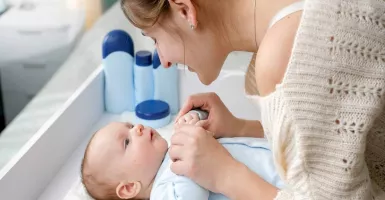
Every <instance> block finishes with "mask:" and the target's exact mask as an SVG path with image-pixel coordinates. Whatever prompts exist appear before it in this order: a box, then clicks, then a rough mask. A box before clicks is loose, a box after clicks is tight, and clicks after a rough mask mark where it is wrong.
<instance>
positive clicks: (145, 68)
mask: <svg viewBox="0 0 385 200" xmlns="http://www.w3.org/2000/svg"><path fill="white" fill-rule="evenodd" d="M134 83H135V99H136V101H135V105H138V104H140V103H142V102H143V101H147V100H151V99H153V98H154V77H153V74H152V54H151V52H149V51H138V52H137V53H136V56H135V67H134Z"/></svg>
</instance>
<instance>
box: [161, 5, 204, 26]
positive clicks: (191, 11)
mask: <svg viewBox="0 0 385 200" xmlns="http://www.w3.org/2000/svg"><path fill="white" fill-rule="evenodd" d="M168 1H169V3H170V5H171V8H172V9H174V10H175V11H176V12H177V13H179V15H180V16H181V17H183V19H185V20H186V21H187V22H188V23H189V24H188V25H189V26H190V27H191V29H195V28H196V27H197V25H198V21H197V13H196V9H195V5H194V4H193V3H192V0H168Z"/></svg>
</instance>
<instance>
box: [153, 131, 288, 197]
mask: <svg viewBox="0 0 385 200" xmlns="http://www.w3.org/2000/svg"><path fill="white" fill-rule="evenodd" d="M218 141H219V143H221V144H222V145H223V146H224V148H226V149H227V150H228V151H229V152H230V154H231V155H232V156H233V158H234V159H236V160H238V161H239V162H241V163H243V164H245V165H246V166H247V167H248V168H249V169H250V170H252V171H253V172H255V173H256V174H258V175H259V176H260V177H261V178H263V179H264V180H265V181H267V182H268V183H270V184H272V185H274V186H276V187H277V188H280V189H281V188H283V187H284V183H283V182H282V181H281V179H280V178H279V176H278V173H277V172H276V170H275V167H274V162H273V158H272V153H271V151H270V148H269V144H268V142H267V140H266V139H262V138H240V137H238V138H222V139H218ZM170 165H171V160H170V158H169V157H168V154H167V155H166V157H165V159H164V161H163V163H162V165H161V167H160V169H159V171H158V174H157V175H156V177H155V181H154V184H153V188H152V191H151V197H150V199H151V200H229V198H227V197H225V196H224V195H222V194H217V193H213V192H210V191H207V190H206V189H204V188H202V187H200V186H199V185H198V184H196V183H195V182H193V181H192V180H191V179H189V178H187V177H184V176H178V175H176V174H174V173H173V172H172V171H171V169H170ZM234 173H237V172H234ZM234 184H242V183H234ZM256 198H257V197H256Z"/></svg>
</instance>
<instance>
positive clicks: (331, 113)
mask: <svg viewBox="0 0 385 200" xmlns="http://www.w3.org/2000/svg"><path fill="white" fill-rule="evenodd" d="M261 104H262V124H263V126H264V128H265V129H266V133H269V134H268V135H267V137H268V139H269V141H270V142H271V144H272V148H273V152H274V159H275V163H276V167H277V168H278V171H279V173H280V175H281V176H282V178H283V180H284V181H286V183H287V188H286V189H284V190H282V191H280V192H279V194H278V196H277V197H276V199H277V200H288V199H290V200H291V199H309V200H313V199H317V200H318V199H321V200H323V199H376V200H385V192H384V191H385V1H384V0H307V1H306V4H305V9H304V11H303V15H302V21H301V24H300V27H299V30H298V34H297V37H296V39H295V44H294V47H293V53H292V56H291V59H290V62H289V65H288V69H287V72H286V74H285V77H284V80H283V82H282V84H280V85H278V86H277V89H276V91H275V92H274V93H272V94H271V95H269V96H267V97H264V98H262V99H261Z"/></svg>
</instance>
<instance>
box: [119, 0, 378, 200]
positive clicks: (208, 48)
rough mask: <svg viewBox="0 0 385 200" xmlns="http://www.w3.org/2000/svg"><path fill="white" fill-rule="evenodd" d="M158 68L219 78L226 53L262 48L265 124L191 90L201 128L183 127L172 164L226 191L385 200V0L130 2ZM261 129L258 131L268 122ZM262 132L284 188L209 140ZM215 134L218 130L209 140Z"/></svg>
mask: <svg viewBox="0 0 385 200" xmlns="http://www.w3.org/2000/svg"><path fill="white" fill-rule="evenodd" d="M122 8H123V10H124V12H125V14H126V15H127V17H128V19H129V20H130V21H131V22H132V23H133V24H134V25H135V26H137V27H138V28H140V29H142V30H143V33H144V34H145V35H147V36H149V37H151V38H153V39H154V41H155V43H156V47H157V50H158V52H159V55H160V57H161V62H162V64H163V66H165V67H169V66H170V65H171V63H184V64H186V65H187V66H189V70H190V71H193V72H196V73H197V75H198V77H199V79H200V81H201V82H202V83H204V84H210V83H212V82H213V81H214V80H215V79H216V78H217V77H218V74H219V72H220V70H221V67H222V64H223V62H224V61H225V59H226V56H227V55H228V54H229V53H230V52H231V51H249V52H258V54H257V55H256V57H255V68H254V69H253V70H251V71H255V74H254V75H255V76H254V77H255V80H253V81H254V82H255V85H256V89H257V90H258V93H259V96H254V97H253V100H255V102H256V103H260V104H261V106H262V121H261V122H258V121H248V120H243V119H238V118H236V117H234V116H233V115H232V114H231V113H230V112H229V111H228V110H227V108H226V107H225V105H224V104H223V103H222V101H221V100H220V98H219V97H218V96H216V95H215V94H212V93H209V94H198V95H195V96H192V97H191V98H189V100H188V101H187V103H186V104H185V105H184V106H183V108H182V109H181V111H180V114H179V116H181V115H183V114H185V113H186V112H188V111H189V110H190V109H191V108H193V107H201V108H203V109H205V110H207V111H209V113H210V115H209V119H208V120H207V121H205V124H204V125H205V126H204V127H205V129H201V128H198V127H193V126H188V125H183V126H177V128H176V130H175V135H174V136H173V138H172V140H171V143H172V144H171V149H170V156H171V158H172V159H173V160H174V162H173V164H172V166H171V168H172V170H173V171H174V172H175V173H176V174H180V175H184V176H187V177H189V178H191V179H192V180H194V181H196V182H197V183H198V184H200V185H201V186H203V187H204V188H207V189H209V190H211V191H214V192H219V193H222V194H224V195H226V196H228V197H229V198H230V199H247V200H249V199H256V198H258V199H385V196H384V195H385V194H384V193H385V192H384V191H385V155H384V154H385V153H384V152H385V111H384V99H385V97H384V96H385V95H384V90H385V89H384V88H385V51H384V49H385V48H384V46H385V37H384V35H385V17H384V16H385V15H384V13H385V3H384V1H381V0H350V1H348V0H308V1H306V2H305V3H303V2H298V1H295V0H281V1H277V0H275V1H266V0H227V1H218V0H217V1H209V0H123V1H122ZM262 127H263V128H262ZM264 135H266V137H267V138H268V139H269V142H270V143H271V146H272V151H273V155H274V160H275V164H276V166H275V167H276V168H277V170H278V171H279V173H280V176H281V178H282V179H283V180H284V181H285V182H286V186H287V187H286V189H284V190H281V191H278V189H277V188H274V187H273V186H272V185H270V184H268V183H266V182H265V181H263V179H261V178H260V177H258V176H257V175H256V174H253V173H252V172H250V171H249V170H248V169H247V167H245V166H244V165H242V164H241V163H239V162H237V161H236V160H234V159H233V158H232V157H231V156H230V155H229V154H228V153H227V152H226V151H225V150H224V149H223V148H222V147H221V146H220V145H219V144H218V143H217V142H216V140H215V139H214V137H215V138H219V137H238V136H251V137H263V136H264ZM213 136H214V137H213Z"/></svg>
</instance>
